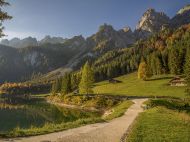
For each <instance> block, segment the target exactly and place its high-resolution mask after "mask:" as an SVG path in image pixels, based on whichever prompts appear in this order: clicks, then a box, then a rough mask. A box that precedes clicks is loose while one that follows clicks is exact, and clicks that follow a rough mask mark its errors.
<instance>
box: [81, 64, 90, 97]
mask: <svg viewBox="0 0 190 142" xmlns="http://www.w3.org/2000/svg"><path fill="white" fill-rule="evenodd" d="M93 83H94V72H93V70H92V68H91V66H90V65H89V63H88V62H86V64H85V65H84V67H83V68H82V78H81V81H80V84H79V93H80V94H91V93H93V90H92V86H93Z"/></svg>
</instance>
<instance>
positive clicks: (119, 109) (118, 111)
mask: <svg viewBox="0 0 190 142" xmlns="http://www.w3.org/2000/svg"><path fill="white" fill-rule="evenodd" d="M132 104H133V102H132V101H129V100H128V101H124V102H121V103H120V104H118V105H116V106H115V107H113V108H112V113H111V114H110V115H108V116H106V117H105V118H104V119H105V120H111V119H114V118H117V117H120V116H122V115H124V113H125V112H126V110H127V109H128V108H129V107H130V106H131V105H132Z"/></svg>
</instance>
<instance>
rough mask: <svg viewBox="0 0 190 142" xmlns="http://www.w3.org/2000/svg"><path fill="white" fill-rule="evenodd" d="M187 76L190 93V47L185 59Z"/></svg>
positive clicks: (189, 91)
mask: <svg viewBox="0 0 190 142" xmlns="http://www.w3.org/2000/svg"><path fill="white" fill-rule="evenodd" d="M184 70H185V76H186V81H187V93H188V95H190V49H188V51H187V54H186V59H185V69H184Z"/></svg>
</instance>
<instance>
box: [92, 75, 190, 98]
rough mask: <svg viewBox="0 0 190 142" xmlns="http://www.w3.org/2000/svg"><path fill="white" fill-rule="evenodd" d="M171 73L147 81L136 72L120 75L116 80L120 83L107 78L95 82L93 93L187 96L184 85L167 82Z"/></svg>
mask: <svg viewBox="0 0 190 142" xmlns="http://www.w3.org/2000/svg"><path fill="white" fill-rule="evenodd" d="M171 79H172V75H161V76H155V77H153V78H150V79H149V80H148V81H143V80H139V79H138V78H137V73H136V72H135V73H130V74H128V75H124V76H120V77H118V78H116V80H119V81H121V83H115V84H113V83H109V82H108V81H107V80H106V81H102V82H99V83H96V84H95V85H94V86H95V87H94V88H93V90H94V93H95V94H106V95H121V96H123V95H124V96H139V97H145V96H146V97H156V96H158V97H177V98H184V97H188V96H186V94H185V87H173V86H169V85H168V83H169V81H170V80H171Z"/></svg>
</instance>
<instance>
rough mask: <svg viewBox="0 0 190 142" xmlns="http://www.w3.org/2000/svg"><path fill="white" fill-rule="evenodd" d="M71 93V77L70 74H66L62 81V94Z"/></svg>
mask: <svg viewBox="0 0 190 142" xmlns="http://www.w3.org/2000/svg"><path fill="white" fill-rule="evenodd" d="M70 92H71V75H70V74H69V73H65V75H64V77H63V79H62V87H61V93H62V94H68V93H70Z"/></svg>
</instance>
